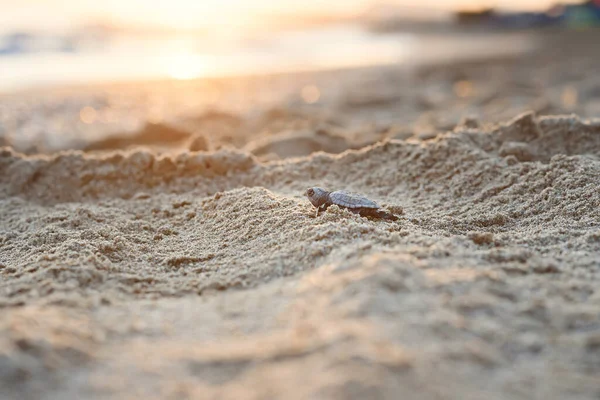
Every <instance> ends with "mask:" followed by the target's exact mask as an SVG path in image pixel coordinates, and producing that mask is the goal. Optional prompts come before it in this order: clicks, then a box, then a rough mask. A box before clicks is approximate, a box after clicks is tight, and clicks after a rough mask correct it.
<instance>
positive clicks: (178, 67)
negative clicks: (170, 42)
mask: <svg viewBox="0 0 600 400" xmlns="http://www.w3.org/2000/svg"><path fill="white" fill-rule="evenodd" d="M165 60H166V61H165V64H166V72H167V74H168V75H169V76H170V77H171V78H173V79H178V80H189V79H196V78H199V77H201V76H202V75H204V74H205V73H206V72H207V70H208V66H209V59H208V57H206V56H201V55H199V54H194V53H178V54H171V55H168V56H167V57H165Z"/></svg>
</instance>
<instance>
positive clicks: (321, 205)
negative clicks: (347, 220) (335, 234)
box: [304, 187, 398, 221]
mask: <svg viewBox="0 0 600 400" xmlns="http://www.w3.org/2000/svg"><path fill="white" fill-rule="evenodd" d="M304 195H305V196H306V197H308V200H310V202H311V203H312V205H313V206H315V207H316V208H317V212H316V214H315V216H318V215H319V211H323V210H326V209H327V207H329V206H331V205H333V204H335V205H336V206H338V207H342V208H346V209H348V210H350V211H352V212H353V213H355V214H359V215H360V216H362V217H367V218H379V219H386V220H390V221H397V220H398V217H396V216H395V215H394V214H391V213H389V212H387V211H384V210H382V209H381V208H380V207H379V204H377V203H375V202H374V201H373V200H369V199H367V198H366V197H365V196H362V195H360V194H355V193H350V192H346V191H344V190H336V191H335V192H328V191H327V190H325V189H323V188H320V187H313V188H310V189H307V190H306V192H304Z"/></svg>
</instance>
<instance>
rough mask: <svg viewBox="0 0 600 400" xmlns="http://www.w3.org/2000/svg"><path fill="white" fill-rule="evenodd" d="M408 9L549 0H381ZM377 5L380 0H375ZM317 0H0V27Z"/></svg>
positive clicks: (260, 8)
mask: <svg viewBox="0 0 600 400" xmlns="http://www.w3.org/2000/svg"><path fill="white" fill-rule="evenodd" d="M385 2H386V3H388V4H397V5H402V6H408V7H415V6H416V7H420V8H423V7H431V8H438V9H453V8H456V7H467V8H477V7H485V6H496V7H499V8H504V9H536V8H543V7H547V6H549V5H550V4H551V3H553V1H552V0H387V1H385ZM376 3H378V1H377V0H327V2H326V4H327V8H326V11H327V12H328V13H330V14H333V15H336V16H350V15H353V14H357V13H360V11H361V10H364V9H365V8H367V7H369V6H370V5H373V4H376ZM379 3H381V1H379ZM323 4H325V2H324V1H323V0H18V1H15V0H0V30H4V31H6V30H14V29H31V28H32V27H33V28H38V29H55V28H57V27H58V28H64V27H69V26H74V25H75V26H76V25H80V24H81V23H82V22H87V21H94V20H96V21H97V20H104V21H113V22H117V23H121V24H129V23H132V24H137V25H165V26H168V27H180V28H184V29H191V28H198V27H202V28H204V27H206V28H211V27H221V29H223V28H224V27H226V26H241V25H252V24H259V23H260V21H261V19H260V18H257V17H256V16H257V15H259V16H264V15H277V14H282V13H283V14H287V15H290V14H323Z"/></svg>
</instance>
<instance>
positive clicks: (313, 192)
mask: <svg viewBox="0 0 600 400" xmlns="http://www.w3.org/2000/svg"><path fill="white" fill-rule="evenodd" d="M306 193H308V195H309V196H312V195H313V194H315V191H314V190H312V189H308V192H306Z"/></svg>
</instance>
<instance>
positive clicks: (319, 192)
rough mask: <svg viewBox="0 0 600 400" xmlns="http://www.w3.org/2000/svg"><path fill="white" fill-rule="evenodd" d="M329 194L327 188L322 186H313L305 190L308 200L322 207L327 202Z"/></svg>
mask: <svg viewBox="0 0 600 400" xmlns="http://www.w3.org/2000/svg"><path fill="white" fill-rule="evenodd" d="M328 194H329V192H328V191H327V190H325V189H323V188H320V187H312V188H309V189H306V192H304V195H305V196H306V197H308V200H309V201H310V202H311V203H312V205H313V206H315V207H321V206H322V205H323V204H325V202H327V195H328Z"/></svg>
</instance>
